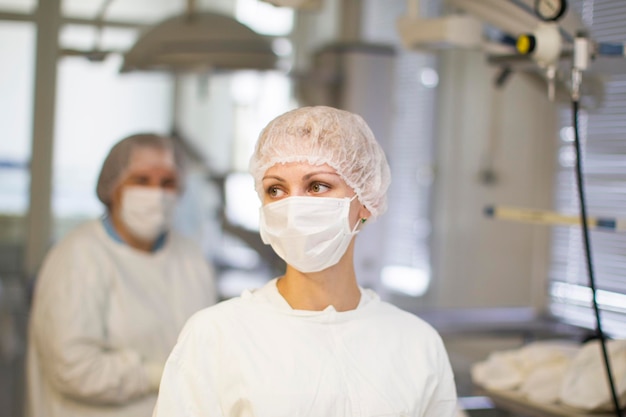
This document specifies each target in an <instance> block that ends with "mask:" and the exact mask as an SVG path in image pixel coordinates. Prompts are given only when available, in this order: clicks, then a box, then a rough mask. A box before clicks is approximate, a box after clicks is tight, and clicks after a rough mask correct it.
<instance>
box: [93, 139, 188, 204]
mask: <svg viewBox="0 0 626 417" xmlns="http://www.w3.org/2000/svg"><path fill="white" fill-rule="evenodd" d="M143 147H149V148H156V149H163V150H170V151H172V152H173V154H174V160H175V163H176V171H177V175H178V177H179V178H180V180H181V181H182V178H183V158H182V154H181V152H180V150H179V148H178V146H176V143H175V142H174V140H172V138H169V137H166V136H160V135H155V134H152V133H141V134H136V135H131V136H128V137H126V138H124V139H122V140H121V141H119V142H118V143H116V144H115V145H114V146H113V147H112V148H111V150H110V151H109V154H108V155H107V157H106V158H105V160H104V163H103V164H102V169H101V170H100V175H99V176H98V183H97V185H96V194H97V195H98V199H99V200H100V201H102V203H104V205H105V206H107V207H109V205H110V204H111V196H112V195H113V191H114V190H115V188H116V187H117V185H118V184H119V183H120V182H121V181H122V180H123V179H124V177H125V176H126V174H127V172H126V171H127V169H128V166H129V163H130V159H131V158H130V157H131V155H132V153H133V152H134V151H135V150H136V149H139V148H143Z"/></svg>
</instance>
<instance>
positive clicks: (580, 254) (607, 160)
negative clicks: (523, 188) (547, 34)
mask: <svg viewBox="0 0 626 417" xmlns="http://www.w3.org/2000/svg"><path fill="white" fill-rule="evenodd" d="M570 6H571V7H574V8H575V9H576V10H577V11H578V12H579V13H580V14H581V16H582V17H583V20H584V22H585V24H586V25H587V26H588V27H589V28H590V32H591V35H592V37H593V39H594V40H595V41H598V42H615V43H618V42H621V43H623V42H626V25H625V24H624V22H626V2H624V1H623V0H603V1H588V0H585V1H581V0H578V1H572V2H570ZM615 59H618V60H619V59H625V58H623V57H622V58H615ZM583 77H584V76H583ZM583 82H584V78H583ZM561 118H562V121H561V125H562V129H561V138H560V140H561V142H560V151H559V161H558V169H557V172H556V182H555V186H556V188H555V189H556V193H555V208H556V209H557V210H558V211H560V212H564V213H571V214H578V213H579V209H580V208H579V203H578V190H577V188H576V178H575V172H574V163H575V159H574V158H575V156H574V154H573V150H574V148H573V147H574V145H573V143H572V139H573V133H572V132H573V130H572V128H573V126H572V115H571V110H570V109H569V108H564V109H563V111H562V113H561ZM579 134H580V139H581V145H582V150H583V156H582V162H583V176H584V184H585V196H586V201H587V212H588V214H589V216H602V217H612V218H617V219H626V74H607V77H606V80H605V91H604V99H603V102H602V103H601V105H600V106H599V108H597V109H590V110H583V111H581V113H580V116H579ZM590 238H591V250H592V260H593V268H594V273H595V279H596V288H597V294H596V300H597V301H598V304H599V307H600V310H601V320H602V327H603V330H605V331H606V332H607V333H608V334H609V335H611V336H614V337H626V232H608V231H591V234H590ZM551 256H552V259H551V268H550V277H549V294H550V306H549V309H550V312H551V313H552V314H554V315H555V316H556V317H558V318H560V319H562V320H563V321H565V322H568V323H572V324H575V325H579V326H583V327H588V328H590V329H595V327H596V324H595V317H594V313H593V309H592V298H591V297H592V294H591V290H590V288H589V284H588V283H589V279H588V271H587V267H586V263H585V262H586V261H585V253H584V247H583V240H582V231H581V230H580V228H579V227H555V228H554V229H553V233H552V255H551Z"/></svg>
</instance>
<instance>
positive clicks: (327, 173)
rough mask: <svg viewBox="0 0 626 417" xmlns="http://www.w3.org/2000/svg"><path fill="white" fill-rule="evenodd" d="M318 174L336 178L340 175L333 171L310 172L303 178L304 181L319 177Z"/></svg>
mask: <svg viewBox="0 0 626 417" xmlns="http://www.w3.org/2000/svg"><path fill="white" fill-rule="evenodd" d="M318 174H326V175H335V176H339V174H337V173H336V172H333V171H314V172H309V173H308V174H306V175H304V176H303V177H302V179H303V180H308V179H310V178H311V177H313V176H315V175H318Z"/></svg>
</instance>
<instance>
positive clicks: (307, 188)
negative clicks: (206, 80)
mask: <svg viewBox="0 0 626 417" xmlns="http://www.w3.org/2000/svg"><path fill="white" fill-rule="evenodd" d="M250 172H251V174H252V176H253V177H254V180H255V184H256V190H257V192H258V194H259V197H260V199H261V204H262V207H261V210H260V233H261V237H262V239H263V241H264V242H265V243H266V244H269V245H271V246H272V249H273V250H274V251H275V252H276V253H277V254H278V255H279V256H280V257H281V258H282V259H283V260H284V261H285V262H286V264H287V267H286V270H285V273H284V275H282V276H280V277H277V278H275V279H273V280H271V281H270V282H269V283H267V284H266V285H265V286H263V287H262V288H260V289H257V290H254V291H245V292H244V293H243V294H242V295H241V296H240V297H236V298H232V299H230V300H227V301H224V302H221V303H219V304H217V305H215V306H213V307H209V308H207V309H204V310H202V311H201V312H198V313H197V314H195V315H194V316H193V317H192V318H191V319H190V320H189V321H188V323H187V324H186V325H185V327H184V329H183V331H182V332H181V335H180V337H179V339H178V342H177V344H176V347H175V348H174V349H173V351H172V353H171V355H170V357H169V359H168V361H167V364H166V366H165V372H164V374H163V379H162V381H161V387H160V390H159V398H158V400H157V405H156V407H155V412H154V417H174V416H176V417H206V416H211V417H220V416H221V417H226V416H229V417H235V416H239V417H244V416H276V417H278V416H284V417H287V416H289V417H293V416H311V417H322V416H323V417H351V416H352V417H356V416H381V417H382V416H411V417H452V416H454V415H455V414H456V409H457V406H456V404H457V400H456V388H455V383H454V375H453V373H452V368H451V366H450V362H449V360H448V355H447V352H446V350H445V347H444V344H443V342H442V340H441V337H440V336H439V334H438V333H437V332H436V330H435V329H434V328H432V327H431V326H430V325H429V324H428V323H426V322H425V321H423V320H421V319H420V318H418V317H417V316H415V315H413V314H410V313H408V312H405V311H402V310H400V309H399V308H397V307H395V306H393V305H391V304H389V303H386V302H384V301H382V300H381V299H380V298H379V296H378V295H377V294H376V293H375V292H374V291H372V290H368V289H365V288H362V287H360V286H359V285H358V281H357V277H356V273H355V268H354V245H355V238H356V237H357V236H358V234H359V231H360V230H361V229H362V228H363V227H367V225H368V224H369V223H370V222H371V221H373V220H374V219H375V218H376V217H378V216H380V215H381V214H383V213H384V211H385V209H386V193H387V188H388V186H389V183H390V170H389V166H388V164H387V160H386V157H385V155H384V153H383V150H382V148H381V147H380V145H379V144H378V143H377V141H376V139H375V138H374V135H373V134H372V131H371V130H370V128H369V127H368V126H367V124H366V123H365V121H364V120H363V119H362V118H361V117H360V116H358V115H356V114H353V113H350V112H347V111H343V110H338V109H335V108H331V107H324V106H317V107H304V108H300V109H296V110H292V111H290V112H287V113H285V114H283V115H281V116H279V117H277V118H276V119H274V120H273V121H272V122H270V123H269V125H268V126H267V127H266V128H265V129H264V130H263V131H262V132H261V135H260V137H259V140H258V142H257V145H256V148H255V151H254V154H253V156H252V159H251V162H250Z"/></svg>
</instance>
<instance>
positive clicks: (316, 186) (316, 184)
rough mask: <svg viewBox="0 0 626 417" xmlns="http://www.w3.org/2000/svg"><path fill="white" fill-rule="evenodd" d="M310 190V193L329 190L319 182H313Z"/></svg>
mask: <svg viewBox="0 0 626 417" xmlns="http://www.w3.org/2000/svg"><path fill="white" fill-rule="evenodd" d="M310 188H311V191H312V192H314V193H323V192H324V191H327V190H328V189H330V187H329V186H327V185H326V184H322V183H321V182H314V183H313V184H311V187H310Z"/></svg>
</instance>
